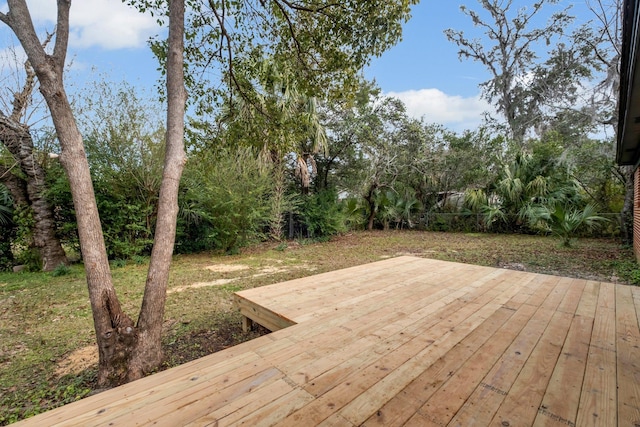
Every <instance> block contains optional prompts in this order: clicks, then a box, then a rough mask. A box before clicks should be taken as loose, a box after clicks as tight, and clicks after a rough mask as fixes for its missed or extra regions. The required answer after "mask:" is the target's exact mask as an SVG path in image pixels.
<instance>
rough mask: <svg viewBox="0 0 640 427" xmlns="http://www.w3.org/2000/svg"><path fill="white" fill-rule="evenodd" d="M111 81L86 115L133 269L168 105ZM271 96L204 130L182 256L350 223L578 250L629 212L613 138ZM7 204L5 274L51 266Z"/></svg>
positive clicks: (194, 136)
mask: <svg viewBox="0 0 640 427" xmlns="http://www.w3.org/2000/svg"><path fill="white" fill-rule="evenodd" d="M99 87H100V89H98V92H99V93H94V94H92V95H91V97H90V98H91V99H93V101H91V102H92V105H91V108H90V109H89V108H85V109H83V111H91V113H90V114H89V115H86V116H84V115H82V113H79V114H78V116H79V117H81V119H80V120H79V122H80V123H81V126H82V128H83V129H82V131H83V133H84V137H85V141H86V150H87V156H88V158H89V162H90V165H91V172H92V177H93V185H94V188H95V191H96V197H97V201H98V207H99V210H100V215H101V221H102V224H103V231H104V235H105V240H106V244H107V250H108V254H109V257H110V259H113V260H123V259H134V260H135V259H138V257H144V256H146V255H148V254H149V253H150V250H151V245H152V242H153V232H154V228H155V220H156V213H157V212H156V206H157V198H158V192H159V185H160V177H161V169H162V158H163V135H164V128H163V124H162V114H161V109H160V108H158V107H157V106H155V105H154V103H153V102H152V101H149V100H146V99H144V98H143V97H141V96H140V95H139V94H138V93H136V90H135V89H134V88H133V87H131V86H128V85H126V84H123V85H121V86H120V87H119V88H118V89H117V90H114V89H113V85H110V84H107V83H104V84H103V85H101V86H99ZM265 93H266V94H267V96H265V97H264V99H263V102H262V103H260V104H258V105H260V106H261V107H260V108H262V110H259V109H258V108H257V107H256V106H255V105H253V104H252V106H247V105H241V101H239V102H238V103H236V104H232V103H229V104H228V105H227V108H226V109H222V110H221V111H222V113H220V115H218V116H217V120H215V121H207V122H204V121H200V122H197V121H191V123H190V132H189V134H188V141H189V144H188V146H189V149H188V161H187V164H186V167H185V172H184V176H183V180H182V182H181V185H180V188H181V191H180V199H179V204H180V214H179V220H178V232H177V237H176V252H178V253H189V252H197V251H204V250H217V251H225V252H228V253H233V252H236V251H238V250H239V249H240V248H241V247H242V246H243V245H246V244H249V243H251V242H256V241H261V240H265V239H269V238H271V239H276V240H277V239H284V238H312V239H323V238H326V237H327V236H331V235H333V234H336V233H339V232H343V231H346V230H352V229H390V228H401V229H408V228H423V229H431V230H453V231H454V230H467V231H487V232H510V233H512V232H518V233H556V234H558V235H559V236H561V237H563V239H564V240H563V241H564V242H565V243H566V244H569V243H570V240H569V239H570V238H571V237H573V236H574V235H576V233H577V232H579V231H580V230H585V231H588V230H589V229H590V227H595V226H600V227H604V229H602V228H600V229H601V230H605V231H606V232H607V233H608V234H609V235H611V234H616V233H617V227H618V224H617V220H616V219H615V218H613V219H612V220H609V221H605V220H604V219H603V218H602V216H601V215H598V212H619V211H620V210H621V207H622V203H623V200H624V185H623V181H622V176H621V175H620V173H619V172H618V168H617V167H616V166H615V164H614V161H613V157H614V143H613V141H611V140H599V139H591V138H589V137H588V136H586V135H581V136H578V137H577V136H576V135H575V133H573V134H567V133H566V132H563V128H559V129H557V128H553V127H549V128H547V129H546V130H545V131H544V132H543V133H541V134H540V135H539V137H537V138H535V139H534V138H530V139H528V140H527V141H526V143H524V144H522V143H519V144H517V145H516V144H512V143H511V142H510V141H509V139H508V138H506V137H505V136H504V135H503V133H501V132H500V129H498V128H493V127H491V126H488V125H487V126H485V127H481V128H479V129H476V130H469V131H465V132H463V133H456V132H453V131H451V130H448V129H446V128H444V127H442V126H439V125H434V124H429V123H426V122H424V121H422V120H417V119H414V118H411V117H410V116H409V115H408V114H407V111H406V108H405V106H404V105H403V104H402V102H400V101H399V100H397V99H394V98H388V97H385V96H383V95H382V94H381V93H380V91H379V89H378V88H376V87H375V86H374V85H372V84H370V83H363V84H362V86H361V88H360V90H359V91H358V95H357V97H355V98H354V99H353V100H351V101H349V102H335V103H323V104H319V103H318V102H317V101H316V100H315V99H313V98H308V97H305V96H302V95H299V94H295V93H290V92H286V91H281V90H279V88H278V87H277V85H275V86H274V87H273V88H272V90H267V91H265ZM96 100H98V101H96ZM85 102H88V101H86V100H85ZM80 104H82V103H80ZM37 135H38V137H37V138H36V141H35V145H36V150H35V155H36V156H37V158H38V159H40V163H41V164H42V166H43V169H44V170H45V173H46V186H45V187H46V194H45V196H46V199H47V200H48V202H49V203H50V205H51V206H52V210H53V213H54V219H55V231H56V233H57V236H58V237H59V239H60V241H61V242H62V243H63V245H64V246H65V247H66V248H67V249H70V248H73V249H76V250H77V247H78V237H77V226H76V223H75V215H74V209H73V203H72V200H71V193H70V190H69V184H68V181H67V179H66V177H65V174H64V173H63V171H62V168H61V166H60V164H59V162H58V161H57V159H56V158H55V156H50V155H49V153H52V152H53V153H55V152H56V150H57V148H56V142H55V138H54V137H53V135H49V134H47V133H39V134H37ZM2 159H3V161H4V162H5V164H7V163H8V162H9V159H10V156H8V155H7V153H4V154H3V156H2ZM0 195H1V197H0V218H1V219H2V220H1V221H0V227H2V231H1V232H2V235H3V236H4V238H3V244H2V248H1V249H0V250H2V251H3V252H2V259H1V261H0V263H1V265H2V268H3V269H8V268H10V267H11V266H13V265H15V264H27V265H28V266H29V268H33V269H37V268H40V267H41V265H39V264H38V263H39V262H40V261H39V257H38V254H34V253H33V251H31V250H30V248H32V246H33V245H32V243H31V239H32V238H33V228H34V219H33V212H32V211H31V210H30V208H29V207H28V206H25V205H16V204H14V203H13V201H12V198H11V195H10V194H9V191H8V190H7V187H6V186H0ZM452 213H455V214H456V215H454V216H452V215H448V214H452ZM452 218H453V219H452ZM594 229H595V228H594Z"/></svg>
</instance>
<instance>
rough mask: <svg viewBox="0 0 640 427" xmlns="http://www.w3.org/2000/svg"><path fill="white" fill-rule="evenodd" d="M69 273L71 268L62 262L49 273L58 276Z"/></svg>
mask: <svg viewBox="0 0 640 427" xmlns="http://www.w3.org/2000/svg"><path fill="white" fill-rule="evenodd" d="M70 273H71V269H70V268H69V266H67V265H64V264H59V265H58V266H57V267H56V268H55V269H54V270H53V271H52V272H51V275H52V276H53V277H60V276H66V275H67V274H70Z"/></svg>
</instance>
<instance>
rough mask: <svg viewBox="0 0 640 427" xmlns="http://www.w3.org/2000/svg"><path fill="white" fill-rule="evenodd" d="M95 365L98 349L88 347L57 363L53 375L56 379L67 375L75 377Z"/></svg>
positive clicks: (93, 346)
mask: <svg viewBox="0 0 640 427" xmlns="http://www.w3.org/2000/svg"><path fill="white" fill-rule="evenodd" d="M97 364H98V347H97V346H95V345H89V346H86V347H82V348H79V349H77V350H75V351H73V352H71V353H70V354H69V355H68V356H67V357H65V358H64V359H62V360H61V361H60V362H58V365H57V366H56V370H55V372H54V374H55V376H56V377H58V378H61V377H63V376H65V375H69V374H73V375H77V374H79V373H80V372H82V371H84V370H85V369H88V368H90V367H92V366H95V365H97Z"/></svg>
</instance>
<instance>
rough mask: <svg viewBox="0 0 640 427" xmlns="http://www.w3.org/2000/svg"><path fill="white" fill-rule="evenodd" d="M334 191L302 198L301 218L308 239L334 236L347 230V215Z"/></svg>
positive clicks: (324, 191) (325, 191)
mask: <svg viewBox="0 0 640 427" xmlns="http://www.w3.org/2000/svg"><path fill="white" fill-rule="evenodd" d="M337 198H338V195H337V194H336V192H335V191H332V190H329V189H327V190H323V191H321V192H319V193H314V194H308V195H303V196H301V203H300V208H299V211H300V216H301V217H302V218H301V220H302V222H303V223H304V225H305V226H306V229H307V233H306V236H307V237H311V238H318V237H326V236H332V235H334V234H337V233H340V232H343V231H345V230H346V226H345V214H344V212H343V211H342V209H341V206H340V205H339V204H338V203H337Z"/></svg>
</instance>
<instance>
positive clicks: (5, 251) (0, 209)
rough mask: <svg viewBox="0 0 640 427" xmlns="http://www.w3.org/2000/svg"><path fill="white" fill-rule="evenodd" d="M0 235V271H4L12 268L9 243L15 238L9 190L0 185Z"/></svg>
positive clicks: (11, 254) (11, 253)
mask: <svg viewBox="0 0 640 427" xmlns="http://www.w3.org/2000/svg"><path fill="white" fill-rule="evenodd" d="M0 233H2V236H3V239H2V240H0V271H6V270H9V269H11V267H12V266H13V252H12V251H11V242H12V241H13V238H14V236H15V226H14V224H13V201H12V199H11V195H10V194H9V190H8V189H7V187H5V186H4V185H3V184H0Z"/></svg>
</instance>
